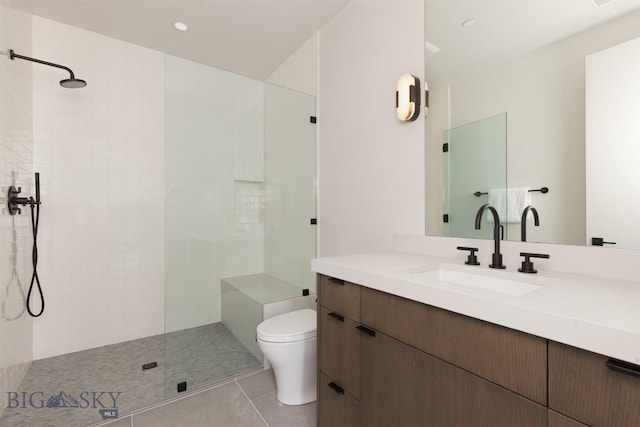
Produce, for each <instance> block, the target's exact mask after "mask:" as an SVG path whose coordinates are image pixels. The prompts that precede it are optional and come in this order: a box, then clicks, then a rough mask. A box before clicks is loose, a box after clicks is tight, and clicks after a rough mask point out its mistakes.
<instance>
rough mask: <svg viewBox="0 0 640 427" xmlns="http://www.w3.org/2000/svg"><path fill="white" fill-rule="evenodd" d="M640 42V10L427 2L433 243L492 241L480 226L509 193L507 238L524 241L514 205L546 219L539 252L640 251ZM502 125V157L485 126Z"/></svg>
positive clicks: (569, 2)
mask: <svg viewBox="0 0 640 427" xmlns="http://www.w3.org/2000/svg"><path fill="white" fill-rule="evenodd" d="M638 38H640V0H632V1H631V0H626V1H625V0H610V1H608V2H606V1H602V0H599V1H595V2H594V1H592V0H562V1H558V0H553V1H545V0H518V1H515V0H498V1H495V0H494V1H490V0H475V1H473V0H460V1H447V0H426V1H425V40H426V43H425V48H426V55H425V57H426V59H425V66H426V68H425V69H426V72H425V77H426V81H427V83H428V85H429V92H430V93H429V97H430V108H429V117H428V118H427V120H426V141H427V144H426V156H427V167H426V169H427V178H426V180H427V182H426V186H427V197H426V213H427V224H426V229H427V234H429V235H439V236H456V237H483V238H486V236H483V235H478V234H477V231H476V230H474V227H473V225H474V224H473V216H474V215H475V212H476V211H477V209H478V208H479V207H480V206H481V205H482V204H484V203H488V202H489V198H490V197H491V199H492V202H493V203H497V202H496V200H499V199H500V195H501V194H502V195H504V194H506V195H507V200H506V202H503V203H505V208H504V209H503V211H502V213H501V215H500V216H501V225H502V226H503V229H504V232H503V236H504V238H505V239H508V240H521V238H522V228H523V227H522V221H521V219H517V218H516V219H514V216H515V217H517V215H514V212H509V210H510V209H509V208H507V206H512V205H513V204H514V203H512V202H514V201H515V202H517V203H515V205H516V207H515V208H513V207H512V209H520V210H522V209H523V208H524V207H525V206H524V205H523V203H525V204H526V203H530V204H529V205H530V206H533V207H534V208H535V209H536V212H537V213H538V214H539V226H537V227H536V226H534V224H533V219H532V218H533V217H532V215H529V216H528V221H527V222H528V224H526V225H527V228H526V230H527V231H526V237H527V241H534V242H545V243H561V244H575V245H585V244H588V245H590V244H592V239H596V240H595V243H600V242H601V244H603V245H604V246H611V245H609V244H608V243H605V242H612V243H615V244H616V245H615V247H631V248H640V227H636V226H635V223H636V222H637V221H635V220H634V219H635V218H637V216H638V213H640V196H636V195H635V194H636V193H640V192H638V191H637V190H635V189H638V188H640V177H638V179H637V180H636V179H635V177H636V175H639V173H638V172H636V170H637V169H638V168H637V166H635V165H636V164H637V159H640V152H639V153H637V155H636V153H635V152H636V151H640V147H639V148H635V147H636V146H638V145H640V144H638V143H637V141H640V138H638V136H640V123H638V119H637V118H638V117H640V105H639V104H640V103H639V102H637V101H636V100H638V99H640V72H639V71H640V69H639V68H634V67H637V64H638V63H640V42H637V41H636V42H633V41H634V40H635V39H638ZM623 47H624V48H623ZM614 58H616V59H614ZM496 117H503V118H504V147H505V148H504V151H503V152H498V153H496V152H494V151H493V150H494V149H495V147H497V146H499V143H498V141H499V139H500V135H499V133H498V134H497V135H496V136H495V137H491V136H487V135H486V134H484V133H483V131H481V130H479V129H475V128H474V126H478V125H482V124H483V123H486V121H487V120H491V119H495V118H496ZM465 132H466V133H468V138H467V140H466V141H463V142H458V139H456V138H457V135H458V134H459V133H460V134H464V133H465ZM487 139H489V140H490V145H489V146H484V145H486V144H488V142H487ZM634 140H635V141H636V143H635V144H634V143H633V142H632V141H634ZM614 141H616V144H618V142H619V144H620V146H618V145H613V144H614ZM623 141H627V142H623ZM447 143H448V144H449V147H448V148H449V151H448V152H447V151H445V150H444V149H443V145H444V144H447ZM483 144H484V145H483ZM623 144H626V145H623ZM456 145H457V146H456ZM460 154H463V155H467V159H466V160H462V164H463V165H464V166H463V167H460V166H457V165H460V160H459V155H460ZM500 157H502V158H504V159H505V165H504V171H503V172H501V171H500V166H499V164H496V163H495V159H496V158H500ZM465 162H466V163H465ZM481 170H483V171H484V172H483V173H489V175H490V176H491V179H488V180H485V178H486V176H484V175H482V176H481V174H480V172H479V171H481ZM487 171H488V172H487ZM500 173H503V174H504V177H505V178H504V181H500V180H499V179H497V178H496V176H499V175H500ZM494 175H495V176H494ZM482 180H485V181H482ZM622 183H624V185H622ZM465 185H466V186H467V187H468V188H467V187H465ZM480 187H482V188H480ZM542 188H547V189H548V192H546V193H544V192H542V191H535V190H540V189H542ZM529 190H532V191H529ZM475 192H480V193H487V194H481V195H480V196H475V195H474V194H473V193H475ZM525 193H528V198H524V197H523V200H520V199H518V200H515V197H520V195H524V194H525ZM513 194H516V196H515V197H514V196H513ZM509 195H511V196H509ZM496 197H497V199H496ZM636 199H637V202H636ZM613 203H615V207H614V205H613ZM621 212H624V214H621ZM469 218H471V219H469ZM447 219H448V220H449V222H445V221H446V220H447ZM627 220H628V221H627ZM483 221H487V219H486V218H485V219H483ZM482 229H483V230H482V231H483V232H484V231H485V230H486V229H490V227H482ZM635 229H637V230H635Z"/></svg>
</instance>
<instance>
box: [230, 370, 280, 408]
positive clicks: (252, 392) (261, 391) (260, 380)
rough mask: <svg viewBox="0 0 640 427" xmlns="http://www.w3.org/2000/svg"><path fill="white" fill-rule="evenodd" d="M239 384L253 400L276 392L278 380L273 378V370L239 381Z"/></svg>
mask: <svg viewBox="0 0 640 427" xmlns="http://www.w3.org/2000/svg"><path fill="white" fill-rule="evenodd" d="M238 384H240V387H242V389H243V390H244V392H245V393H247V396H249V399H251V400H254V399H257V398H259V397H262V396H264V395H266V394H269V393H273V392H275V391H276V379H275V377H274V376H273V369H269V370H266V371H264V372H260V373H258V374H254V375H250V376H248V377H246V378H243V379H241V380H238Z"/></svg>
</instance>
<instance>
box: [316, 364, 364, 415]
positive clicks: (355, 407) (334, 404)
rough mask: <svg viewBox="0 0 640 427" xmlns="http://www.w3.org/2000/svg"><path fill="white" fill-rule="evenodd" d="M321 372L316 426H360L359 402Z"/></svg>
mask: <svg viewBox="0 0 640 427" xmlns="http://www.w3.org/2000/svg"><path fill="white" fill-rule="evenodd" d="M340 388H341V386H340V385H339V384H337V383H336V382H334V381H333V380H332V379H331V378H329V377H327V376H326V375H324V374H323V373H322V372H321V373H320V375H319V377H318V426H319V427H325V426H326V427H360V426H361V425H362V417H361V412H360V402H359V401H358V400H357V399H356V398H355V397H353V396H351V394H349V392H346V391H344V390H343V391H340Z"/></svg>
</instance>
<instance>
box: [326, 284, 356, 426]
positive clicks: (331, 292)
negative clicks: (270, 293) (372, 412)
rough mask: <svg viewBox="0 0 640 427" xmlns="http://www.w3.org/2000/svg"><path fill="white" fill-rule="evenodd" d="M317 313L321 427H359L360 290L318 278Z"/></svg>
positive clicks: (353, 286)
mask: <svg viewBox="0 0 640 427" xmlns="http://www.w3.org/2000/svg"><path fill="white" fill-rule="evenodd" d="M317 313H318V346H317V348H318V369H319V374H318V385H317V387H318V412H317V413H318V426H320V427H324V426H326V427H330V426H331V427H332V426H344V427H352V426H353V427H357V426H360V425H362V421H361V415H362V411H361V409H360V400H359V399H360V385H361V381H360V373H361V369H360V332H359V331H358V329H356V327H357V326H358V325H359V320H360V286H359V285H356V284H353V283H349V282H345V281H344V280H339V279H335V278H331V277H327V276H322V275H320V276H318V310H317Z"/></svg>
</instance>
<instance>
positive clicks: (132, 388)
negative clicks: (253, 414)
mask: <svg viewBox="0 0 640 427" xmlns="http://www.w3.org/2000/svg"><path fill="white" fill-rule="evenodd" d="M153 361H156V362H158V367H157V368H154V369H149V370H146V371H143V370H142V364H144V363H148V362H153ZM260 367H261V363H260V362H259V361H258V360H257V359H256V358H255V357H254V356H253V355H252V354H251V353H249V352H248V351H247V350H246V349H245V348H244V347H243V346H242V344H241V343H240V342H239V341H238V340H237V339H235V337H233V335H232V334H231V333H230V332H229V331H228V330H227V329H226V328H225V327H224V326H223V325H222V324H221V323H214V324H210V325H205V326H200V327H197V328H192V329H186V330H182V331H177V332H171V333H168V334H164V335H156V336H152V337H147V338H142V339H138V340H133V341H127V342H123V343H119V344H114V345H109V346H104V347H99V348H94V349H90V350H84V351H79V352H75V353H69V354H64V355H61V356H56V357H51V358H47V359H41V360H36V361H34V362H33V363H32V364H31V367H30V368H29V371H28V372H27V375H26V377H25V379H24V381H23V382H22V384H21V385H20V388H19V389H18V390H15V392H18V393H19V394H18V395H22V393H23V392H24V393H27V394H28V395H30V394H31V393H36V396H43V397H44V398H45V399H48V398H49V397H51V396H59V395H61V393H63V392H64V396H65V399H64V400H61V402H66V404H65V405H62V404H61V405H60V407H56V408H46V407H45V408H34V407H32V406H31V405H28V404H24V405H15V407H13V408H8V409H7V410H5V412H4V413H3V415H2V418H1V419H0V426H2V427H4V426H7V427H58V426H60V427H84V426H87V425H90V424H93V423H98V422H100V420H102V418H101V416H100V414H99V412H98V411H99V409H97V407H96V405H93V404H92V405H91V406H89V407H87V406H88V405H83V401H82V396H87V395H89V396H90V395H92V393H94V392H95V393H100V392H113V393H117V392H121V394H120V395H118V397H117V402H116V405H115V406H116V407H117V408H118V411H119V413H120V415H121V416H125V415H127V414H130V413H131V412H132V411H134V410H136V409H140V408H144V407H146V406H149V405H152V404H155V403H158V402H161V401H163V400H166V399H168V398H172V397H174V396H176V395H177V391H176V383H177V382H180V381H187V382H188V386H189V389H192V388H193V387H194V386H197V385H202V384H206V383H211V382H214V381H218V380H220V379H222V378H229V377H232V376H235V375H238V374H240V373H243V372H247V371H251V370H253V369H258V368H260ZM10 391H12V392H13V390H10ZM87 393H88V394H87ZM105 399H106V400H105ZM107 401H109V399H107V398H106V397H105V398H103V399H102V400H101V402H103V403H106V402H107ZM63 406H64V407H63ZM78 406H79V407H78Z"/></svg>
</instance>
